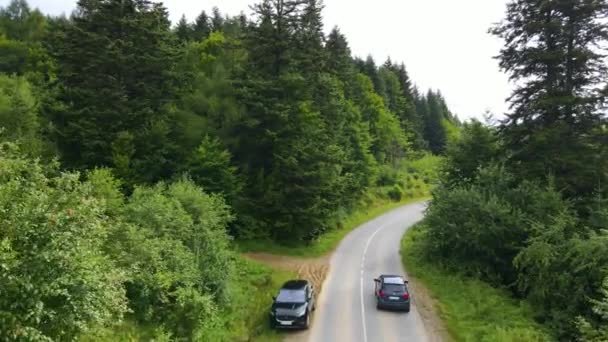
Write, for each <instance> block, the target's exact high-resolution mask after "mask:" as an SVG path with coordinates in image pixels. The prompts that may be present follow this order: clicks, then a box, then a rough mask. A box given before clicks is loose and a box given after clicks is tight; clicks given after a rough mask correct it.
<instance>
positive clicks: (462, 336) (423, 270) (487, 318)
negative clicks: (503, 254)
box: [401, 225, 553, 342]
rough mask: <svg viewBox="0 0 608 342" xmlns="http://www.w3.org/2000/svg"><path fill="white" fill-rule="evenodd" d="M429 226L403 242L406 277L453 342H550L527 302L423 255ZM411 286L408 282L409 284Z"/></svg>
mask: <svg viewBox="0 0 608 342" xmlns="http://www.w3.org/2000/svg"><path fill="white" fill-rule="evenodd" d="M427 229H428V228H427V226H426V225H417V226H414V227H412V228H410V230H409V231H408V232H407V233H406V235H405V236H404V237H403V240H402V241H401V256H402V260H403V264H404V265H405V267H406V268H407V270H408V273H409V275H410V276H411V277H413V278H414V279H415V280H416V281H419V282H420V283H421V284H422V285H424V287H425V288H426V289H428V290H429V291H430V295H431V296H432V297H433V299H435V300H437V308H438V311H439V315H440V316H441V318H442V319H443V321H444V322H445V324H446V327H447V330H448V333H449V335H450V337H451V338H452V339H454V340H455V341H488V342H490V341H505V342H507V341H510V342H519V341H538V342H540V341H552V340H553V339H552V336H551V335H550V334H549V332H548V331H547V329H546V328H545V327H543V326H541V325H539V324H538V323H537V322H535V321H534V310H533V308H532V306H531V305H529V304H528V303H526V302H524V301H521V300H517V299H513V298H511V296H510V294H509V292H508V291H506V290H504V289H496V288H493V287H492V286H490V285H488V284H487V283H485V282H483V281H480V280H478V279H476V278H474V277H467V276H465V275H463V274H462V273H460V272H458V271H454V270H452V269H447V268H445V267H441V266H440V265H438V264H437V263H436V262H434V261H433V259H432V258H428V257H427V256H426V244H427V243H429V242H430V240H429V237H428V236H427V234H426V233H427ZM410 281H411V279H410Z"/></svg>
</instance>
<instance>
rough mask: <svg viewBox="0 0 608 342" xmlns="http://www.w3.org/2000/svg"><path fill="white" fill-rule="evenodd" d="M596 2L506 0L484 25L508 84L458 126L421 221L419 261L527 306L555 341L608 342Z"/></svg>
mask: <svg viewBox="0 0 608 342" xmlns="http://www.w3.org/2000/svg"><path fill="white" fill-rule="evenodd" d="M607 16H608V2H606V1H565V2H564V1H561V2H560V1H553V2H537V1H529V0H517V1H511V2H510V3H509V4H508V5H507V12H506V18H505V19H504V21H503V22H501V23H499V24H497V25H496V26H495V27H494V28H493V29H492V30H491V32H492V33H493V34H495V35H497V36H498V37H500V38H502V39H503V40H504V41H505V46H504V48H503V49H502V50H501V52H500V54H499V55H498V60H499V61H500V65H501V67H502V68H503V69H504V70H505V71H506V72H507V73H508V74H509V75H510V77H511V79H512V80H513V81H515V82H516V84H517V85H518V86H517V88H516V89H515V91H514V93H513V95H512V97H511V98H510V103H511V111H510V113H509V114H507V116H506V118H505V119H504V120H503V121H502V122H501V123H500V124H499V125H497V126H496V127H488V126H485V125H483V124H481V123H479V122H471V123H467V124H465V125H464V128H463V132H462V137H461V139H460V140H459V141H458V142H456V143H455V144H453V145H451V146H450V147H449V148H448V151H447V153H446V159H447V165H446V167H445V170H444V175H445V177H444V179H443V182H442V185H441V186H440V187H439V188H438V189H437V191H436V192H435V193H434V200H433V202H432V205H431V207H430V211H429V213H428V216H427V219H426V223H425V226H426V229H425V234H426V238H425V244H426V252H427V257H429V258H431V259H432V260H436V261H438V262H440V263H442V264H443V265H445V266H447V267H451V268H454V269H457V270H460V271H462V272H465V273H466V274H468V275H472V276H475V277H479V278H481V279H483V280H486V281H488V282H490V283H492V284H494V285H496V286H500V287H505V288H508V289H510V290H511V291H512V292H513V294H514V295H515V296H517V297H519V298H524V299H526V300H528V301H529V302H530V303H531V304H532V306H533V307H534V308H535V312H536V316H537V319H538V320H539V321H540V322H542V323H545V324H546V325H547V326H549V327H551V328H552V331H553V332H554V333H555V337H556V339H558V340H563V341H573V340H580V341H606V340H607V339H608V311H607V310H606V308H607V306H608V304H607V303H608V287H607V286H608V272H607V270H608V268H607V266H608V234H607V228H608V206H607V204H608V200H607V198H608V187H607V186H606V185H607V184H608V183H607V181H608V125H607V116H606V100H607V96H608V88H607V85H606V80H608V74H607V66H606V60H605V57H604V56H605V52H606V50H605V47H606V43H607V42H608V25H607V23H606V21H605V18H606V17H607Z"/></svg>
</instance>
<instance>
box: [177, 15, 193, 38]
mask: <svg viewBox="0 0 608 342" xmlns="http://www.w3.org/2000/svg"><path fill="white" fill-rule="evenodd" d="M175 34H177V38H178V39H179V40H180V41H182V42H186V41H188V40H190V39H191V38H192V36H193V29H192V26H191V25H190V24H189V23H188V21H187V20H186V16H185V15H182V17H181V19H180V20H179V22H178V23H177V27H176V28H175Z"/></svg>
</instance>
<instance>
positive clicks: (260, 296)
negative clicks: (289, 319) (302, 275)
mask: <svg viewBox="0 0 608 342" xmlns="http://www.w3.org/2000/svg"><path fill="white" fill-rule="evenodd" d="M239 262H240V263H242V264H241V266H240V267H239V269H241V272H240V274H239V276H238V279H237V280H236V281H234V282H233V284H232V296H234V299H233V300H232V305H231V306H230V307H229V308H227V309H226V310H224V312H223V313H222V314H221V315H220V316H221V317H222V319H223V321H224V322H225V329H226V330H227V331H230V337H229V338H228V339H226V340H227V341H259V342H262V341H263V342H266V341H267V342H274V341H281V340H282V339H283V336H281V334H280V333H277V332H276V331H273V330H272V329H270V326H269V324H268V313H269V310H270V304H271V303H272V295H274V294H276V292H277V291H278V290H279V288H280V287H281V285H283V283H284V282H285V281H287V280H289V279H293V278H294V277H295V276H296V274H295V272H287V271H283V270H277V269H273V268H271V267H269V266H266V265H262V264H260V263H258V262H255V261H251V260H248V259H245V258H242V259H240V260H239Z"/></svg>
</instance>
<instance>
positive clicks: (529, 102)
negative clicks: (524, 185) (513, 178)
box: [491, 0, 608, 195]
mask: <svg viewBox="0 0 608 342" xmlns="http://www.w3.org/2000/svg"><path fill="white" fill-rule="evenodd" d="M607 16H608V1H606V0H594V1H533V0H516V1H511V2H510V3H509V4H508V5H507V13H506V18H505V20H504V21H503V22H501V23H500V24H498V25H496V26H495V27H494V28H493V29H492V30H491V32H492V33H493V34H495V35H497V36H498V37H500V38H502V39H503V40H504V42H505V46H504V48H503V49H502V50H501V51H500V54H499V55H498V57H497V58H498V60H499V61H500V66H501V68H502V69H503V70H504V71H506V72H507V73H508V74H509V76H510V79H511V80H512V81H515V82H517V84H518V86H517V88H516V89H515V90H514V92H513V94H512V96H511V97H510V102H511V111H510V112H509V113H508V114H507V118H506V120H505V121H504V122H503V125H502V136H503V138H504V139H505V142H506V146H507V148H508V149H509V151H510V156H511V157H510V165H511V166H512V167H513V169H515V170H517V171H518V173H520V174H521V175H523V176H526V177H533V178H543V177H545V176H546V175H547V174H553V175H554V176H555V178H556V182H557V184H558V186H559V188H562V189H565V190H566V191H567V193H568V194H569V195H574V194H581V193H587V194H589V193H591V192H592V191H593V188H594V187H595V185H596V184H598V182H602V180H604V181H605V178H604V176H602V173H603V172H602V171H601V169H598V168H597V167H595V166H600V165H598V164H597V161H596V160H595V159H594V157H593V156H594V155H595V154H594V153H593V152H592V151H593V148H592V147H593V146H594V145H595V144H597V142H594V141H592V140H590V137H592V136H593V135H592V134H591V132H592V131H593V130H594V129H595V128H597V127H600V126H601V125H602V122H605V115H604V113H605V112H604V110H605V107H604V105H605V103H606V96H607V95H608V89H607V88H606V83H605V80H606V79H608V74H607V66H606V64H605V60H604V55H605V52H606V42H607V41H608V23H607V22H606V20H605V18H606V17H607ZM603 178H604V179H603Z"/></svg>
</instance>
